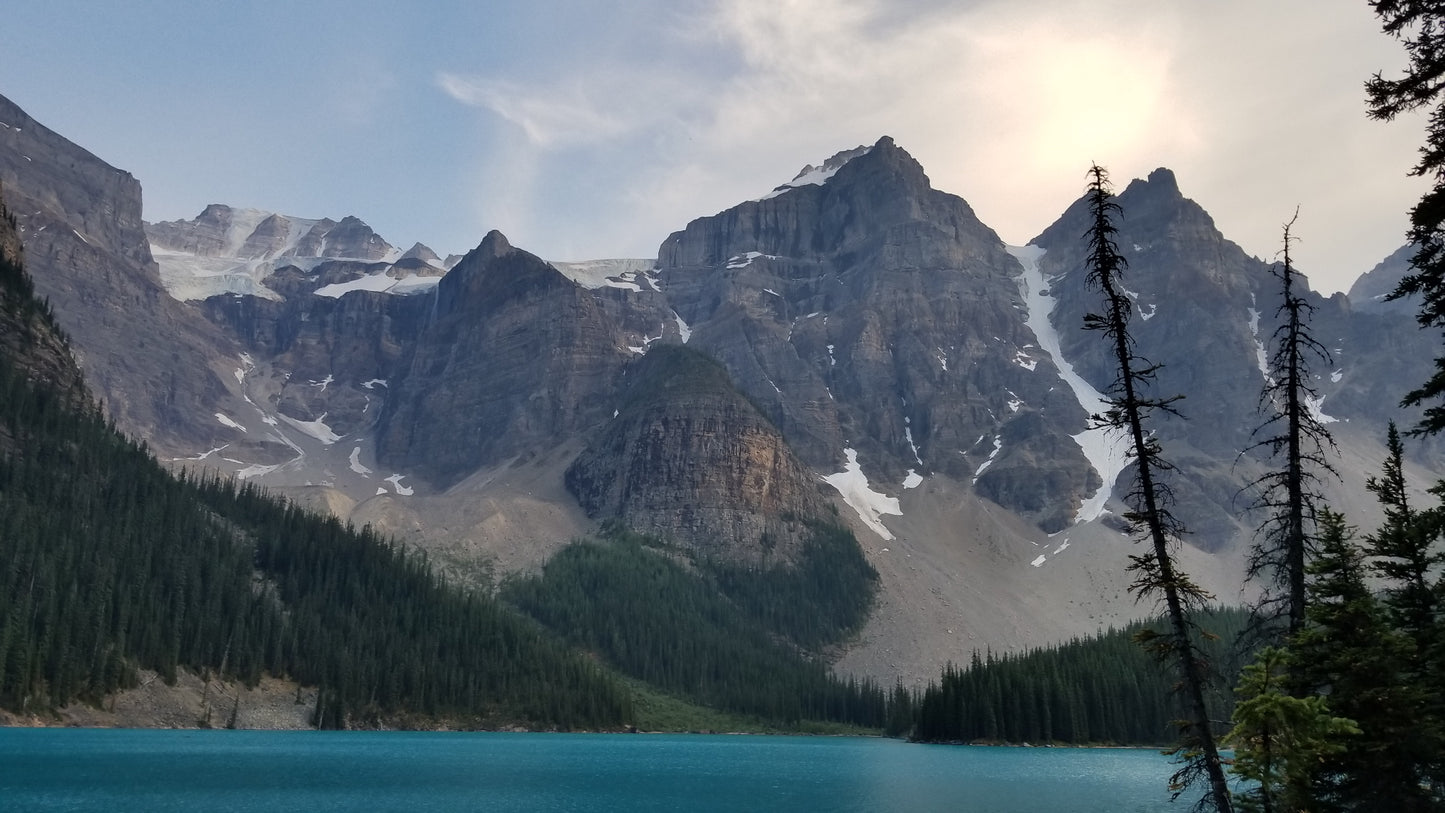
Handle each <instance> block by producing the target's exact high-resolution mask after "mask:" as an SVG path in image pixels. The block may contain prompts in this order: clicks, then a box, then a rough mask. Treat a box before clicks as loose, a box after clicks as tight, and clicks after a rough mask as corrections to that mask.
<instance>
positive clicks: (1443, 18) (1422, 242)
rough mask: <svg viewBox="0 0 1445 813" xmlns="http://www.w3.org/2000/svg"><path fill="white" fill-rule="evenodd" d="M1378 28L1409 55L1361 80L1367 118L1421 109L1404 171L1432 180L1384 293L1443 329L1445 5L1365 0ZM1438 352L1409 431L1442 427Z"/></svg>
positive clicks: (1444, 408) (1412, 395) (1416, 395)
mask: <svg viewBox="0 0 1445 813" xmlns="http://www.w3.org/2000/svg"><path fill="white" fill-rule="evenodd" d="M1370 6H1371V7H1372V8H1373V9H1374V10H1375V15H1376V16H1377V17H1378V18H1379V19H1380V23H1381V26H1382V28H1383V29H1384V31H1385V33H1387V34H1389V35H1390V36H1392V37H1395V38H1396V39H1398V40H1400V41H1401V42H1402V43H1403V44H1404V46H1405V53H1406V54H1407V55H1408V57H1409V65H1408V66H1407V68H1406V70H1405V74H1404V75H1403V76H1401V77H1399V78H1397V79H1387V78H1385V77H1384V76H1383V75H1382V74H1380V73H1376V74H1375V75H1374V76H1373V77H1371V78H1370V80H1369V81H1367V82H1366V83H1365V92H1366V95H1367V96H1368V98H1369V108H1370V110H1369V112H1370V117H1371V118H1374V119H1380V120H1383V121H1389V120H1392V119H1394V118H1395V117H1396V116H1398V115H1400V114H1401V113H1405V112H1409V111H1414V110H1421V109H1424V110H1427V111H1428V112H1429V119H1428V120H1429V123H1428V126H1427V129H1426V134H1425V144H1424V146H1423V147H1421V149H1420V160H1419V161H1418V162H1417V163H1416V164H1415V166H1414V167H1413V168H1412V169H1411V170H1410V174H1412V175H1415V176H1418V177H1423V178H1429V179H1431V181H1432V185H1431V187H1430V189H1429V191H1427V192H1426V193H1425V194H1424V195H1423V196H1422V197H1421V198H1420V202H1419V203H1417V204H1416V205H1415V207H1414V208H1413V209H1411V210H1410V230H1409V232H1408V236H1409V240H1410V243H1411V244H1412V245H1414V246H1415V254H1414V256H1412V257H1411V259H1410V267H1411V272H1410V273H1409V274H1408V275H1406V276H1405V278H1404V279H1403V280H1401V282H1400V284H1399V286H1398V287H1397V288H1396V289H1395V290H1394V292H1393V293H1391V295H1390V296H1391V298H1393V299H1398V298H1401V297H1405V296H1409V295H1412V294H1418V295H1419V297H1420V310H1419V312H1418V314H1417V315H1416V319H1417V320H1418V321H1419V322H1420V325H1421V326H1422V327H1445V101H1442V99H1441V98H1440V91H1441V90H1442V89H1445V6H1442V5H1441V4H1440V3H1439V2H1437V1H1436V0H1370ZM1441 398H1445V357H1437V358H1436V359H1435V372H1434V374H1433V375H1431V377H1430V379H1429V380H1428V381H1426V382H1425V383H1424V384H1422V385H1421V386H1420V387H1418V388H1416V389H1414V390H1411V391H1410V392H1409V393H1408V394H1406V396H1405V399H1404V405H1405V406H1418V405H1421V404H1428V406H1426V409H1425V413H1424V416H1423V417H1422V418H1421V420H1420V423H1419V425H1418V426H1417V427H1416V428H1415V430H1414V431H1415V432H1419V433H1423V434H1434V433H1436V432H1439V431H1440V430H1441V429H1445V405H1442V404H1440V403H1438V402H1439V401H1440V399H1441Z"/></svg>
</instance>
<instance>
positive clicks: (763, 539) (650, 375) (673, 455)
mask: <svg viewBox="0 0 1445 813" xmlns="http://www.w3.org/2000/svg"><path fill="white" fill-rule="evenodd" d="M626 372H627V375H626V380H625V382H624V384H623V392H622V396H621V406H620V407H619V408H618V411H617V414H616V415H615V416H614V417H612V419H611V420H609V421H607V422H606V423H605V424H604V426H603V428H602V429H601V430H599V431H598V432H597V433H596V434H595V436H594V437H593V439H592V441H591V442H590V443H589V444H588V446H587V448H586V449H584V450H583V452H582V453H581V454H580V455H578V456H577V458H576V460H575V461H573V463H572V465H571V466H570V467H569V468H568V469H567V475H566V476H567V487H568V490H570V491H571V492H572V493H573V494H575V495H576V496H577V499H578V501H579V502H580V503H581V504H582V507H583V508H585V509H586V510H587V512H588V514H589V515H591V516H594V517H606V518H615V519H620V520H622V521H624V522H625V523H626V524H627V525H628V526H629V527H631V528H633V529H635V530H638V531H641V532H643V533H647V534H652V535H655V536H657V537H660V538H663V539H669V540H676V541H677V544H679V545H681V546H682V547H683V548H685V549H687V550H689V551H691V552H692V553H693V554H695V555H697V556H699V557H700V558H704V559H708V558H720V557H721V558H740V559H743V560H744V561H747V562H748V563H750V564H752V565H755V566H769V565H772V564H775V563H777V562H780V561H781V562H792V561H796V559H797V556H798V554H799V552H800V551H801V549H802V546H803V544H804V543H805V542H806V540H807V538H808V536H809V528H808V524H807V523H808V521H810V520H812V521H816V520H819V519H824V518H828V519H832V517H833V515H834V510H833V508H832V506H831V505H830V504H829V502H828V499H827V497H826V496H825V494H824V493H823V491H822V490H821V489H823V488H825V486H823V484H822V483H820V482H819V481H818V478H817V476H816V475H814V474H813V473H812V471H811V470H810V469H809V468H808V467H807V466H805V465H803V463H802V462H801V461H800V460H798V459H797V457H796V456H795V455H794V454H793V452H792V450H791V449H790V448H789V446H788V444H787V443H786V442H784V440H783V436H782V434H781V433H780V432H779V431H778V429H777V427H775V426H774V425H773V424H772V423H771V422H770V421H768V419H767V418H765V417H764V416H763V415H762V413H760V412H759V411H758V408H757V407H756V406H755V405H754V404H753V403H752V402H750V401H749V400H748V399H747V398H745V397H744V396H743V395H742V394H741V393H739V392H738V391H737V390H736V389H735V388H734V387H733V384H732V380H731V378H730V377H729V376H728V374H727V371H726V370H725V369H723V367H722V366H721V365H720V364H718V363H717V362H716V361H714V360H712V358H710V357H709V356H707V355H704V354H702V353H699V352H697V351H694V350H688V349H685V348H684V347H682V346H680V345H673V344H665V345H660V346H658V347H656V348H653V349H652V350H651V351H649V352H648V353H647V355H645V356H643V357H641V358H640V359H638V360H637V361H636V362H635V363H633V364H631V365H629V367H628V369H627V371H626Z"/></svg>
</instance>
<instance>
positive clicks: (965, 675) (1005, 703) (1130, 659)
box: [913, 610, 1249, 745]
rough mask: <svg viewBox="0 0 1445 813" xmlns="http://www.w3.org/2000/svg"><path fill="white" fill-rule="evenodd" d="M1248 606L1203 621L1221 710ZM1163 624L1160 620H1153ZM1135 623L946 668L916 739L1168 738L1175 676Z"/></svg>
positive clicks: (1216, 709) (1237, 664)
mask: <svg viewBox="0 0 1445 813" xmlns="http://www.w3.org/2000/svg"><path fill="white" fill-rule="evenodd" d="M1248 617H1249V614H1248V613H1247V612H1246V611H1244V610H1223V611H1218V612H1215V613H1213V614H1212V615H1211V616H1210V617H1209V618H1208V619H1205V620H1202V622H1201V625H1202V626H1203V627H1204V628H1205V629H1207V630H1209V632H1210V633H1212V634H1213V636H1215V637H1213V638H1210V639H1208V640H1207V641H1205V642H1204V643H1205V649H1206V651H1207V652H1208V655H1209V664H1210V666H1211V667H1212V669H1213V671H1214V672H1215V673H1216V674H1217V675H1218V676H1219V677H1220V678H1221V679H1220V680H1217V681H1215V684H1214V691H1213V692H1212V694H1211V695H1210V697H1209V700H1210V710H1211V712H1212V713H1213V714H1214V715H1215V716H1216V717H1217V719H1221V720H1223V719H1228V718H1229V714H1230V711H1231V709H1233V707H1234V697H1233V693H1232V691H1231V689H1230V687H1231V686H1233V684H1234V681H1235V679H1236V678H1237V677H1238V675H1239V671H1240V669H1241V667H1242V665H1243V664H1244V663H1245V662H1247V661H1248V655H1247V653H1245V652H1243V651H1241V650H1240V649H1238V645H1237V641H1238V640H1240V633H1241V632H1242V631H1243V630H1244V629H1245V627H1246V625H1247V623H1248ZM1154 624H1157V622H1154ZM1151 626H1152V625H1151V624H1150V623H1136V624H1132V625H1129V626H1127V627H1125V628H1123V629H1118V630H1110V631H1109V632H1107V633H1105V634H1102V635H1099V636H1097V637H1094V638H1087V639H1075V640H1073V641H1069V642H1068V643H1065V644H1061V645H1059V646H1052V647H1044V648H1041V649H1036V650H1031V651H1029V652H1025V653H1022V654H1017V655H996V654H993V653H979V652H977V651H975V652H974V653H973V658H972V660H971V661H970V663H969V664H968V666H967V667H950V668H948V669H946V670H945V671H944V673H943V677H942V679H941V680H940V681H939V682H938V683H936V684H933V685H931V686H929V687H928V689H927V690H925V691H924V693H923V694H922V696H921V698H920V699H919V701H918V706H917V709H916V712H915V714H916V716H915V728H914V732H913V738H914V739H916V740H920V741H924V742H959V741H962V742H970V741H974V740H984V741H995V742H1012V743H1023V742H1030V743H1068V744H1077V745H1084V744H1112V745H1164V744H1167V743H1169V742H1172V741H1173V739H1174V737H1175V726H1174V721H1175V720H1177V719H1179V717H1180V716H1181V709H1180V706H1179V699H1178V697H1177V696H1176V693H1175V691H1174V686H1173V683H1174V678H1173V677H1171V676H1170V675H1169V674H1168V673H1166V672H1165V671H1164V670H1162V669H1160V668H1159V664H1158V662H1157V661H1156V660H1154V659H1153V658H1152V657H1151V656H1150V655H1149V654H1148V653H1147V652H1145V651H1144V650H1143V649H1142V648H1141V647H1140V646H1139V645H1138V643H1137V642H1136V636H1137V635H1138V634H1139V633H1140V632H1141V631H1143V630H1146V629H1149V628H1151Z"/></svg>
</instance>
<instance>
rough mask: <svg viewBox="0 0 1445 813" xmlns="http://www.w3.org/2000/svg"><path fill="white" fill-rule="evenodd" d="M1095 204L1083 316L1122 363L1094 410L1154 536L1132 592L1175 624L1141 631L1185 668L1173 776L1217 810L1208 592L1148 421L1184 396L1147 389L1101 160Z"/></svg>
mask: <svg viewBox="0 0 1445 813" xmlns="http://www.w3.org/2000/svg"><path fill="white" fill-rule="evenodd" d="M1089 176H1090V183H1089V189H1088V195H1087V197H1088V202H1089V212H1090V215H1091V218H1092V223H1091V224H1090V228H1089V231H1088V234H1087V238H1088V243H1089V254H1088V259H1087V261H1086V262H1087V264H1088V277H1087V281H1088V284H1089V286H1090V287H1091V288H1094V289H1097V290H1098V291H1100V292H1101V293H1102V294H1103V296H1104V312H1103V313H1102V314H1094V313H1091V314H1088V315H1086V316H1085V317H1084V327H1085V329H1087V330H1097V331H1100V332H1102V333H1103V334H1104V336H1105V338H1106V339H1108V340H1109V342H1110V343H1111V344H1112V351H1113V355H1114V359H1115V361H1116V362H1117V364H1118V368H1117V370H1118V371H1117V376H1116V377H1115V379H1114V383H1113V384H1112V385H1110V387H1109V393H1108V396H1109V397H1108V402H1107V403H1108V409H1107V410H1106V411H1105V412H1104V414H1102V415H1096V416H1094V420H1095V421H1096V423H1097V424H1098V425H1100V426H1104V427H1108V428H1111V429H1114V430H1115V431H1120V432H1123V433H1125V434H1126V436H1127V437H1128V440H1129V455H1130V457H1132V458H1133V461H1134V485H1133V488H1132V489H1131V490H1130V492H1129V493H1128V495H1127V496H1126V500H1127V501H1128V502H1129V504H1130V511H1129V513H1127V514H1126V515H1125V519H1126V521H1127V522H1128V523H1129V526H1130V530H1131V532H1133V533H1134V534H1136V535H1138V536H1140V537H1142V538H1143V539H1144V540H1145V541H1147V542H1148V544H1149V549H1148V552H1147V553H1144V554H1142V555H1132V556H1130V557H1129V558H1130V560H1131V564H1130V565H1129V569H1130V570H1131V571H1132V572H1133V573H1134V574H1135V575H1134V583H1133V585H1132V586H1131V590H1132V591H1133V592H1134V593H1135V594H1136V595H1137V596H1138V597H1140V598H1141V599H1142V598H1144V597H1151V598H1154V599H1155V600H1158V601H1160V603H1162V604H1163V607H1164V613H1165V617H1166V619H1167V622H1168V625H1169V630H1168V632H1163V633H1152V634H1147V635H1142V636H1141V639H1140V643H1141V644H1143V645H1144V646H1145V647H1146V648H1147V649H1149V650H1150V651H1151V652H1152V653H1154V655H1155V656H1156V657H1157V658H1159V660H1160V661H1161V662H1164V663H1169V662H1172V664H1173V666H1174V667H1175V668H1177V669H1178V673H1179V678H1180V685H1181V691H1182V692H1183V694H1184V700H1185V707H1186V710H1187V715H1188V716H1187V719H1185V720H1183V721H1181V722H1180V725H1179V728H1180V731H1179V734H1180V745H1179V748H1178V750H1177V752H1176V753H1178V754H1179V755H1181V756H1182V757H1183V758H1184V760H1185V761H1184V764H1183V766H1182V767H1181V768H1180V769H1179V770H1178V771H1176V772H1175V774H1174V776H1173V777H1171V779H1170V784H1171V786H1172V787H1173V788H1174V790H1175V797H1176V798H1177V797H1178V795H1179V794H1180V793H1182V792H1183V791H1184V790H1185V789H1186V788H1188V787H1190V786H1192V785H1194V784H1196V783H1198V782H1201V781H1202V782H1205V783H1206V784H1207V787H1208V793H1207V794H1206V795H1205V796H1204V797H1203V799H1201V801H1200V804H1201V805H1202V806H1206V807H1213V809H1215V810H1217V811H1224V812H1226V813H1227V811H1230V810H1231V803H1230V793H1229V785H1228V782H1227V781H1226V779H1225V776H1224V766H1223V763H1222V762H1221V760H1220V757H1219V751H1218V748H1217V746H1216V745H1215V740H1214V731H1213V729H1212V727H1211V722H1210V717H1209V710H1208V707H1207V706H1206V704H1205V700H1204V683H1205V678H1204V664H1203V662H1202V661H1203V659H1202V658H1201V656H1200V653H1199V651H1198V648H1197V646H1196V644H1195V639H1194V635H1193V633H1194V631H1195V626H1194V623H1193V621H1192V619H1191V614H1192V613H1193V612H1195V611H1197V610H1198V609H1200V608H1201V607H1202V606H1203V604H1204V603H1205V602H1206V601H1208V600H1209V598H1210V596H1209V595H1208V593H1206V592H1205V591H1204V590H1203V589H1202V588H1200V587H1199V586H1198V585H1196V584H1195V583H1194V582H1193V581H1191V580H1190V579H1189V577H1188V576H1187V575H1186V574H1184V573H1183V572H1182V571H1180V570H1179V569H1178V568H1177V567H1176V565H1175V563H1174V558H1173V553H1172V546H1173V545H1175V544H1176V543H1177V540H1178V539H1179V538H1180V537H1181V536H1182V535H1183V534H1184V533H1185V530H1184V527H1183V525H1182V524H1181V523H1180V522H1179V521H1178V520H1177V519H1176V518H1175V517H1174V515H1173V513H1172V512H1171V511H1170V509H1169V501H1170V491H1169V487H1168V486H1167V485H1166V484H1165V483H1164V482H1163V481H1162V480H1161V479H1160V475H1161V474H1163V473H1164V472H1167V471H1169V470H1170V469H1171V468H1172V467H1171V466H1170V464H1169V463H1168V462H1167V461H1166V460H1165V459H1164V457H1163V453H1162V449H1161V448H1160V446H1159V442H1158V440H1157V439H1156V438H1155V437H1154V435H1153V433H1152V432H1150V431H1148V430H1147V429H1146V428H1145V424H1146V423H1147V422H1148V419H1149V417H1150V416H1151V415H1152V414H1154V413H1157V412H1160V411H1163V412H1166V413H1171V412H1173V411H1174V408H1173V403H1174V402H1175V401H1177V400H1178V396H1174V397H1166V398H1151V397H1148V396H1146V395H1145V393H1144V390H1146V389H1147V388H1148V387H1149V386H1150V385H1151V384H1152V383H1153V381H1154V378H1155V374H1156V373H1157V371H1158V369H1159V368H1158V366H1157V365H1151V364H1149V363H1148V362H1147V361H1145V360H1143V359H1141V358H1140V357H1139V356H1138V355H1137V354H1136V353H1135V350H1134V340H1133V338H1132V337H1131V336H1130V335H1129V317H1130V314H1131V313H1132V312H1133V303H1132V301H1131V300H1130V299H1129V297H1128V295H1127V294H1125V293H1124V290H1123V288H1122V287H1120V285H1119V282H1120V280H1119V277H1120V276H1121V275H1122V273H1123V271H1124V269H1125V268H1126V267H1127V265H1128V263H1127V261H1126V260H1125V259H1124V257H1123V255H1122V254H1120V253H1119V247H1118V245H1117V244H1116V243H1115V241H1114V235H1115V234H1117V232H1118V229H1117V227H1116V226H1115V225H1114V222H1113V221H1114V218H1115V217H1116V216H1118V215H1119V214H1120V213H1121V210H1120V208H1119V204H1118V203H1116V202H1115V201H1114V198H1113V193H1112V191H1111V188H1110V185H1109V176H1108V173H1107V172H1106V171H1105V170H1104V169H1103V168H1102V167H1100V166H1099V165H1098V164H1095V165H1094V166H1093V167H1091V168H1090V170H1089Z"/></svg>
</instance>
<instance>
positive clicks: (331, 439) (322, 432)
mask: <svg viewBox="0 0 1445 813" xmlns="http://www.w3.org/2000/svg"><path fill="white" fill-rule="evenodd" d="M276 414H278V415H280V416H281V420H283V421H285V422H286V423H287V424H289V425H290V426H291V427H292V428H293V429H296V430H299V431H301V432H304V433H305V434H307V435H310V436H311V437H313V438H316V439H317V440H319V441H321V442H322V444H324V445H326V446H330V445H331V444H333V443H335V442H336V441H338V440H341V436H340V435H338V434H336V433H335V432H333V431H331V427H329V426H327V425H326V413H325V412H323V413H321V417H319V418H317V419H316V420H314V421H298V420H296V419H295V418H293V417H291V416H290V415H287V414H286V413H284V412H278V413H276ZM283 437H284V436H283ZM284 442H285V443H287V444H288V445H291V443H290V441H284ZM292 448H293V449H296V451H297V452H298V453H299V452H300V451H301V450H300V449H299V448H296V447H295V446H294V445H292Z"/></svg>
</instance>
